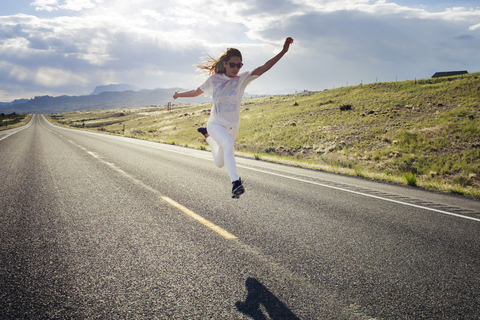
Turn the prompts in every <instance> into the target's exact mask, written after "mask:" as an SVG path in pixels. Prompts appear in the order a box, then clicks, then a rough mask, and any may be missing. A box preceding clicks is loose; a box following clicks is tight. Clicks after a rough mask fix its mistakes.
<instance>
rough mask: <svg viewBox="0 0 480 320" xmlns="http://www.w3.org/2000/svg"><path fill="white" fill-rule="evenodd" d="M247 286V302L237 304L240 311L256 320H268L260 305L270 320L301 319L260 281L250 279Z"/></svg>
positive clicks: (246, 283)
mask: <svg viewBox="0 0 480 320" xmlns="http://www.w3.org/2000/svg"><path fill="white" fill-rule="evenodd" d="M245 286H246V287H247V291H248V295H247V298H246V299H245V302H240V301H239V302H237V303H236V304H235V306H236V307H237V309H238V311H240V312H242V313H243V314H245V315H247V316H250V317H252V318H253V319H255V320H264V319H265V320H266V319H267V317H266V316H265V315H264V314H263V312H262V310H261V309H260V304H262V305H263V306H264V307H265V310H266V311H267V313H268V316H269V317H270V319H299V318H298V317H297V316H295V315H294V314H293V313H292V312H291V311H290V310H289V309H288V308H287V306H286V305H284V304H283V303H282V302H281V301H280V300H279V299H278V298H277V297H275V296H274V295H273V294H272V293H271V292H270V291H268V289H267V288H265V286H264V285H263V284H261V283H260V282H259V281H258V280H256V279H253V278H248V279H247V281H246V282H245Z"/></svg>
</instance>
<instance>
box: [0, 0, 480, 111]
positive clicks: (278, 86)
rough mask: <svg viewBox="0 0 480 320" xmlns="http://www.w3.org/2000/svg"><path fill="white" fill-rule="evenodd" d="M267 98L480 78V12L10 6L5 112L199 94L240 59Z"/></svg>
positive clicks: (369, 6)
mask: <svg viewBox="0 0 480 320" xmlns="http://www.w3.org/2000/svg"><path fill="white" fill-rule="evenodd" d="M286 37H292V38H293V39H294V44H293V45H292V46H291V47H290V50H289V52H288V53H287V54H286V55H285V56H284V57H283V58H282V59H281V60H280V61H279V62H278V63H277V65H275V66H274V67H273V68H272V69H271V70H270V71H268V72H267V73H265V74H264V75H262V76H261V77H260V78H259V79H257V80H255V81H254V82H252V84H250V85H249V87H248V88H247V90H246V91H247V92H249V93H256V94H271V93H280V92H281V93H293V91H295V90H297V91H303V90H311V91H321V90H324V89H332V88H336V87H342V86H347V85H349V86H353V85H359V84H361V83H364V84H366V83H372V82H377V81H378V82H383V81H396V80H398V81H401V80H412V79H415V78H417V79H422V78H429V77H431V76H432V75H433V74H434V73H435V72H437V71H456V70H467V71H468V72H469V73H472V72H478V71H480V4H479V3H478V0H475V1H468V0H467V1H462V0H455V1H453V0H451V1H442V0H436V1H431V0H419V1H413V0H374V1H369V0H223V1H219V0H187V1H186V0H168V1H159V0H135V1H131V0H2V3H1V5H0V101H1V102H10V101H13V100H14V99H21V98H25V99H30V98H33V97H35V96H43V95H50V96H61V95H88V94H90V93H92V92H93V90H94V89H95V87H96V86H99V85H108V84H120V83H122V84H123V83H125V84H131V85H135V86H138V87H141V88H145V89H155V88H173V87H181V88H185V89H194V88H197V87H198V86H199V85H200V84H202V83H203V82H204V81H205V80H206V77H205V76H204V75H202V74H201V73H199V72H197V71H196V68H195V64H199V63H201V62H202V57H205V56H206V55H207V54H209V55H212V56H215V57H218V56H220V55H221V54H222V52H223V51H224V50H226V49H227V48H229V47H234V48H237V49H239V50H240V51H241V52H242V55H243V63H244V67H243V69H242V71H248V70H253V69H254V68H256V67H258V66H261V65H263V64H264V63H265V62H266V61H267V60H269V59H270V58H272V57H273V56H275V55H276V54H277V53H278V52H280V51H281V49H282V45H283V42H284V40H285V38H286Z"/></svg>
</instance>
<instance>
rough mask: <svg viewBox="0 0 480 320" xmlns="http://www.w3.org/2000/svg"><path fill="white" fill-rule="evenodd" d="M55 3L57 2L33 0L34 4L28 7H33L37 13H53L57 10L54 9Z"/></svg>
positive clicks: (53, 0)
mask: <svg viewBox="0 0 480 320" xmlns="http://www.w3.org/2000/svg"><path fill="white" fill-rule="evenodd" d="M57 3H58V1H57V0H35V2H32V3H30V5H32V6H35V10H37V11H44V10H45V11H53V10H58V9H57V8H56V5H57Z"/></svg>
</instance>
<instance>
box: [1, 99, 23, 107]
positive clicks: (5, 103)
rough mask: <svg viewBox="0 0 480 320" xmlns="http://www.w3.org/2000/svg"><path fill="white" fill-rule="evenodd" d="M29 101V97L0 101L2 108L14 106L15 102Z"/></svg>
mask: <svg viewBox="0 0 480 320" xmlns="http://www.w3.org/2000/svg"><path fill="white" fill-rule="evenodd" d="M27 101H28V99H16V100H13V101H12V102H0V108H3V107H8V106H13V105H15V104H20V103H25V102H27Z"/></svg>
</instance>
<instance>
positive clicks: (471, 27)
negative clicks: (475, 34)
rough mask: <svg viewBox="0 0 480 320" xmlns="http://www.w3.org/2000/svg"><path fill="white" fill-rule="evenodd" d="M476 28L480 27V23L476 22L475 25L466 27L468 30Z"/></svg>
mask: <svg viewBox="0 0 480 320" xmlns="http://www.w3.org/2000/svg"><path fill="white" fill-rule="evenodd" d="M478 29H480V23H478V24H476V25H473V26H470V27H469V28H468V30H471V31H474V30H478Z"/></svg>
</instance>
